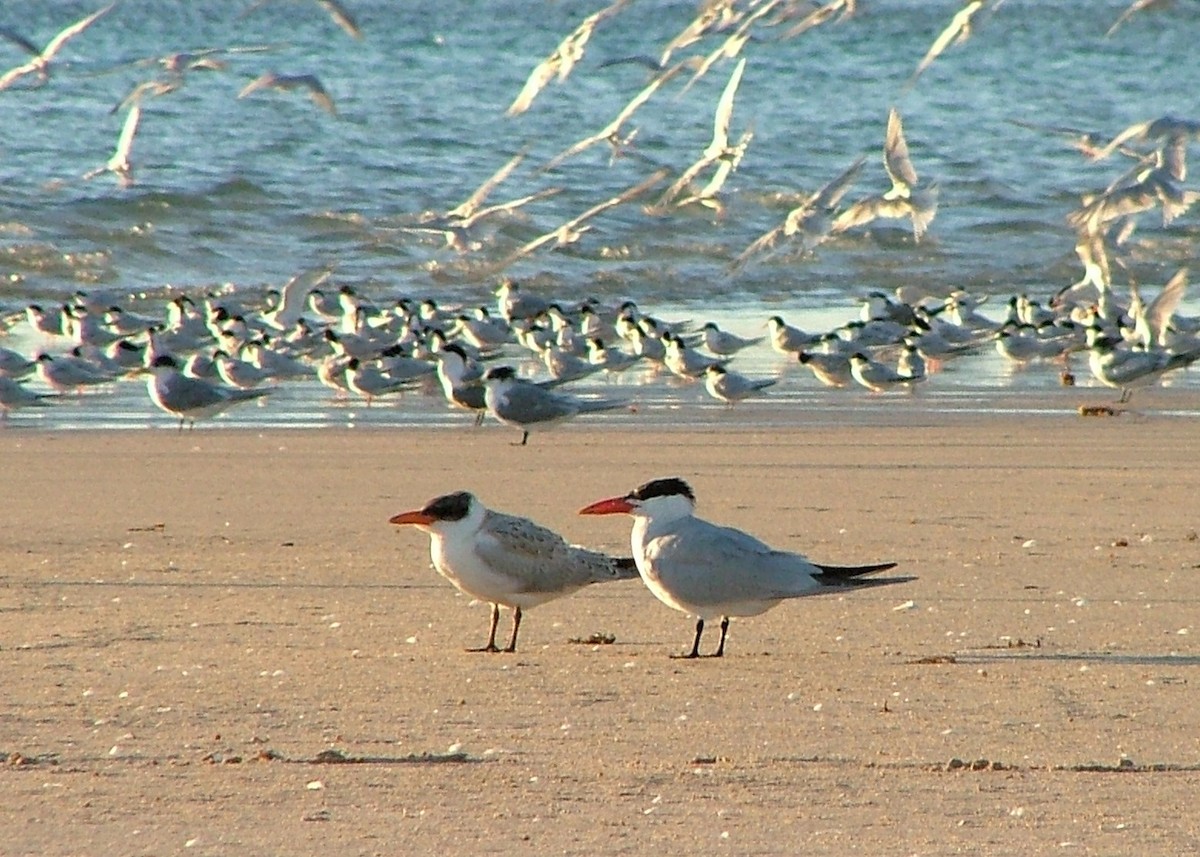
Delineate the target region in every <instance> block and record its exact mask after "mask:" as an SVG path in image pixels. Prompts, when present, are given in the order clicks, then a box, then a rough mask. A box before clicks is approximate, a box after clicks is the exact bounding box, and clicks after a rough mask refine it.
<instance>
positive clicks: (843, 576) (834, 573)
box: [817, 562, 897, 584]
mask: <svg viewBox="0 0 1200 857" xmlns="http://www.w3.org/2000/svg"><path fill="white" fill-rule="evenodd" d="M896 565H897V564H896V563H894V562H880V563H874V564H872V565H818V566H817V568H819V569H821V578H823V579H822V580H821V582H822V583H827V584H838V583H845V582H846V581H847V580H849V579H850V578H854V577H862V576H863V575H864V574H874V573H875V572H877V571H887V570H888V569H889V568H895V567H896Z"/></svg>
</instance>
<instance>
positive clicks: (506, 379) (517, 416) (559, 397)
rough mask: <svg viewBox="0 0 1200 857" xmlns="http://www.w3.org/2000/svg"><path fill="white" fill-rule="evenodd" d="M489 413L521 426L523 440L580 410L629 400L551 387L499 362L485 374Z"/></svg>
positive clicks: (621, 404)
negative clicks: (580, 394)
mask: <svg viewBox="0 0 1200 857" xmlns="http://www.w3.org/2000/svg"><path fill="white" fill-rule="evenodd" d="M483 381H484V385H485V386H486V391H485V393H484V400H485V401H486V402H487V409H488V413H490V414H491V415H492V416H493V417H495V418H496V419H497V420H499V421H500V422H502V423H504V424H505V425H509V426H514V427H515V428H519V429H520V430H521V442H520V444H518V446H525V444H526V443H527V442H528V441H529V431H530V429H533V428H539V429H540V428H549V427H551V426H555V425H558V424H559V423H562V422H566V421H567V420H569V419H571V418H572V417H576V416H578V415H579V414H591V413H597V412H599V411H612V410H616V409H617V408H623V407H625V405H626V403H625V402H623V401H617V400H613V399H581V398H579V397H577V396H572V395H570V394H568V393H560V392H558V391H556V390H548V389H546V388H545V387H542V386H540V385H538V384H535V383H533V382H532V381H526V380H524V379H522V378H518V377H517V373H516V372H515V371H514V370H513V368H512V367H511V366H497V367H495V368H494V369H489V370H488V372H487V374H486V375H484V376H483Z"/></svg>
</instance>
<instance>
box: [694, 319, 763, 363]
mask: <svg viewBox="0 0 1200 857" xmlns="http://www.w3.org/2000/svg"><path fill="white" fill-rule="evenodd" d="M701 334H702V335H703V337H704V347H705V348H707V349H708V350H709V351H711V352H712V353H713V354H715V355H716V356H717V357H732V356H733V355H735V354H737V353H738V352H739V351H741V350H742V349H743V348H749V347H750V346H751V345H758V343H760V342H762V341H763V339H764V337H762V336H754V337H751V338H749V339H747V338H745V337H741V336H738V335H737V334H736V333H730V332H729V331H727V330H721V328H720V327H718V326H717V323H716V322H715V321H709V322H705V324H704V327H703V328H701Z"/></svg>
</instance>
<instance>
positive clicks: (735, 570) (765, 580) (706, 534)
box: [646, 518, 820, 603]
mask: <svg viewBox="0 0 1200 857" xmlns="http://www.w3.org/2000/svg"><path fill="white" fill-rule="evenodd" d="M646 559H647V561H648V562H649V564H650V566H651V568H655V567H660V566H661V567H667V566H670V567H671V568H672V569H674V572H673V574H675V575H677V574H679V573H681V572H682V573H684V574H686V575H687V576H688V578H689V580H688V582H687V589H688V596H687V600H688V601H692V602H693V603H705V602H712V603H720V602H730V601H739V600H745V601H763V600H769V599H772V598H790V597H795V596H798V595H804V594H807V593H809V592H814V591H816V590H817V589H819V588H820V585H819V584H818V583H817V582H816V580H815V576H816V575H817V574H819V571H820V570H819V569H818V568H817V567H816V566H815V565H813V564H812V563H810V562H809V561H808V560H807V559H805V558H804V557H803V556H801V555H799V554H794V553H788V552H786V551H779V550H775V549H774V548H772V547H771V546H770V545H767V544H765V543H763V542H761V541H759V540H758V539H756V538H754V537H753V536H751V535H749V534H748V533H744V532H742V531H741V530H736V529H733V528H731V527H720V526H716V525H715V524H710V523H708V522H707V521H702V520H700V519H698V518H696V519H692V520H691V521H689V522H688V523H687V528H686V530H681V531H678V532H676V533H672V534H669V535H665V536H660V537H659V538H656V539H653V540H651V541H650V543H649V544H647V546H646ZM668 574H672V572H668Z"/></svg>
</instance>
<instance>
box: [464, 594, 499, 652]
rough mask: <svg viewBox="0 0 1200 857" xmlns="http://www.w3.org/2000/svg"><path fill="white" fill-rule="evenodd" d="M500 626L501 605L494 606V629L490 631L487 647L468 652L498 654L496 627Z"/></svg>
mask: <svg viewBox="0 0 1200 857" xmlns="http://www.w3.org/2000/svg"><path fill="white" fill-rule="evenodd" d="M499 624H500V605H499V604H493V605H492V627H491V628H490V629H488V641H487V645H486V646H484V647H483V648H482V649H467V651H468V652H498V651H500V650H499V649H497V648H496V626H497V625H499Z"/></svg>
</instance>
